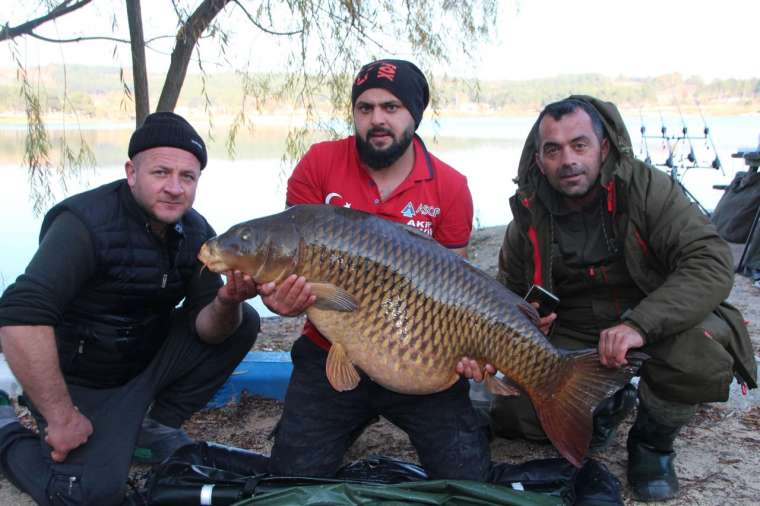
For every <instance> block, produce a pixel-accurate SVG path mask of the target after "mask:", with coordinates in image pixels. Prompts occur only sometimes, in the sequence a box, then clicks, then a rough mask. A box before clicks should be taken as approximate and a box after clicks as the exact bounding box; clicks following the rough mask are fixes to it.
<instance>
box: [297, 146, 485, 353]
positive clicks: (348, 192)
mask: <svg viewBox="0 0 760 506" xmlns="http://www.w3.org/2000/svg"><path fill="white" fill-rule="evenodd" d="M428 157H429V158H428ZM428 160H429V163H428ZM367 171H368V169H365V168H364V166H363V165H362V163H361V161H360V160H359V154H358V152H357V151H356V141H355V140H354V137H353V136H351V137H347V138H345V139H341V140H339V141H328V142H320V143H318V144H314V145H313V146H312V147H311V148H310V149H309V151H308V152H307V153H306V155H304V157H303V158H302V159H301V161H300V162H298V165H296V168H295V170H293V174H292V175H291V176H290V179H288V191H287V196H286V202H287V205H288V206H293V205H296V204H332V205H339V206H345V207H350V208H352V209H359V210H361V211H366V212H369V213H372V214H374V215H377V216H380V217H381V218H385V219H387V220H391V221H396V222H399V223H404V224H406V225H409V226H412V227H414V228H416V229H418V230H420V231H422V232H424V233H426V234H429V235H431V236H432V237H433V238H434V239H435V240H436V241H438V242H439V243H441V244H442V245H444V246H446V247H447V248H464V247H465V246H467V243H468V242H469V240H470V233H471V232H472V215H473V208H472V195H471V194H470V189H469V187H468V186H467V178H466V177H465V176H463V175H462V174H460V173H459V172H457V171H456V170H455V169H453V168H452V167H451V166H449V165H447V164H445V163H444V162H442V161H441V160H439V159H438V158H436V157H434V156H433V155H432V154H430V153H428V152H427V149H426V148H425V147H424V145H423V143H422V142H421V141H420V140H419V138H417V137H415V139H414V167H413V168H412V171H411V172H410V173H409V175H408V176H407V177H406V179H404V180H403V181H402V182H401V184H399V185H398V187H397V188H396V189H395V190H393V192H392V193H391V194H390V195H389V196H388V197H387V198H386V199H385V200H381V199H380V193H379V192H378V189H377V185H376V184H375V182H374V181H373V180H372V178H371V177H370V176H369V173H368V172H367ZM304 334H305V335H306V336H308V337H309V338H310V339H311V340H312V341H314V342H315V343H316V344H318V345H319V346H321V347H322V348H324V349H328V348H329V347H330V343H329V341H327V340H326V339H325V338H324V337H322V335H321V334H319V332H318V331H317V329H316V328H315V327H314V326H313V325H312V324H311V322H308V321H307V322H306V325H305V326H304Z"/></svg>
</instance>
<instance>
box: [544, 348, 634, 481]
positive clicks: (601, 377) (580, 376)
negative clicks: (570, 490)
mask: <svg viewBox="0 0 760 506" xmlns="http://www.w3.org/2000/svg"><path fill="white" fill-rule="evenodd" d="M648 358H649V356H648V355H647V354H645V353H641V352H629V353H628V355H626V360H627V361H628V363H627V364H626V365H624V366H622V367H620V368H618V369H611V368H608V367H605V366H603V365H602V364H601V362H600V361H599V354H598V352H597V350H580V351H568V352H566V354H565V356H564V364H563V366H562V373H561V375H560V378H559V379H558V381H557V388H556V389H553V390H549V391H548V392H541V393H537V394H534V395H530V397H531V401H532V402H533V406H534V408H535V409H536V412H537V414H538V418H539V420H540V421H541V426H542V427H543V429H544V432H546V435H547V436H548V437H549V439H550V440H551V442H552V444H554V446H555V447H556V448H557V450H558V451H559V452H560V454H562V456H563V457H565V458H566V459H567V460H569V461H570V462H571V463H572V464H573V465H574V466H576V467H578V468H580V467H581V466H582V465H583V459H584V457H585V456H586V453H587V452H588V448H589V443H590V441H591V434H592V431H593V415H594V409H595V408H596V406H597V405H598V404H599V403H600V402H601V401H602V400H604V399H606V398H607V397H610V396H611V395H612V394H614V393H615V392H616V391H617V390H619V389H620V388H622V387H623V386H624V385H625V384H626V383H628V382H629V381H630V379H631V378H632V377H633V376H635V375H636V374H637V372H638V370H639V368H640V367H641V364H642V363H643V362H644V361H645V360H647V359H648Z"/></svg>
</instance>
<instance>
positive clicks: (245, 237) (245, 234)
mask: <svg viewBox="0 0 760 506" xmlns="http://www.w3.org/2000/svg"><path fill="white" fill-rule="evenodd" d="M240 238H241V239H242V240H244V241H248V240H250V239H251V233H250V232H243V233H242V234H240Z"/></svg>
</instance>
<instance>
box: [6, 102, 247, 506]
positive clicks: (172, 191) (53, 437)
mask: <svg viewBox="0 0 760 506" xmlns="http://www.w3.org/2000/svg"><path fill="white" fill-rule="evenodd" d="M128 155H129V160H128V161H127V162H126V164H125V169H126V176H127V177H126V179H122V180H119V181H114V182H112V183H110V184H106V185H104V186H101V187H100V188H96V189H93V190H90V191H86V192H84V193H81V194H78V195H75V196H73V197H70V198H68V199H66V200H64V201H63V202H61V203H59V204H57V205H56V206H54V207H53V208H52V209H51V210H50V211H48V213H47V214H46V216H45V218H44V221H43V223H42V228H41V232H40V245H39V249H38V250H37V253H36V254H35V256H34V258H32V260H31V262H30V264H29V266H28V267H27V269H26V271H25V273H24V274H23V275H21V276H19V278H18V279H17V280H16V282H15V283H14V284H12V285H11V286H9V287H8V289H7V290H6V291H5V293H4V294H3V296H2V298H1V299H0V342H1V343H2V349H3V353H4V354H5V356H6V359H7V361H8V363H9V365H10V366H11V369H12V370H13V372H14V374H15V375H16V377H17V378H18V380H19V382H20V383H21V385H22V387H23V389H24V400H25V401H26V403H27V405H28V406H29V407H30V410H31V412H32V414H33V416H34V418H35V419H36V421H37V424H38V427H39V435H37V434H35V433H33V432H32V431H29V430H28V429H25V428H24V427H23V426H22V425H21V424H20V423H19V422H18V420H17V419H16V417H15V415H14V414H13V411H12V410H11V409H10V408H9V406H0V470H2V472H3V474H4V475H5V477H7V478H8V479H9V480H10V481H11V482H13V483H14V484H15V485H16V486H17V487H18V488H19V489H21V490H22V491H24V492H26V493H28V494H29V495H31V496H32V498H34V500H35V501H37V502H38V503H40V504H45V505H47V504H53V505H58V504H66V505H69V504H93V505H94V504H97V505H110V504H120V503H121V502H122V500H123V498H124V494H125V487H126V478H127V474H128V471H129V466H130V461H131V460H132V458H133V455H136V456H142V457H143V459H144V460H146V461H155V460H158V459H160V458H161V457H164V456H168V454H170V453H171V452H172V451H173V450H174V449H176V448H177V447H179V446H182V445H184V444H188V443H191V441H190V439H189V438H188V437H187V435H186V434H185V433H184V432H183V431H182V430H181V429H180V426H181V425H182V423H183V422H184V421H185V420H187V419H188V418H189V417H190V416H191V415H192V414H193V413H194V412H196V411H198V410H199V409H201V408H202V407H203V406H205V405H206V403H207V402H208V400H209V399H210V398H211V397H212V396H213V394H214V392H215V391H216V390H217V389H218V388H219V387H220V386H221V385H222V384H223V383H224V382H225V380H226V379H227V377H228V376H229V375H230V374H231V373H232V371H233V370H234V369H235V367H236V366H237V364H238V363H239V362H240V361H241V360H242V358H243V357H244V356H245V354H246V352H247V351H248V350H249V349H250V348H251V346H252V345H253V343H254V341H255V340H256V335H257V334H258V331H259V317H258V315H257V314H256V312H255V311H254V310H253V309H252V308H251V307H250V306H248V305H247V304H244V303H243V302H244V301H245V300H246V299H248V298H251V297H254V296H256V294H257V292H256V285H255V283H254V282H253V280H252V279H251V278H250V277H249V276H247V275H243V274H241V273H240V272H237V271H236V272H228V273H226V276H227V283H226V284H223V282H222V278H221V276H219V275H218V274H214V273H212V272H209V271H207V270H204V271H202V272H201V271H200V263H199V262H198V260H197V259H196V255H197V253H198V250H199V248H200V246H201V244H203V242H204V241H205V240H207V239H209V238H210V237H213V236H214V235H215V233H214V231H213V229H212V228H211V226H210V225H209V224H208V223H207V222H206V220H205V219H204V218H203V216H201V215H200V214H198V213H197V212H196V211H194V210H193V209H192V205H193V201H194V199H195V191H196V188H197V185H198V180H199V178H200V176H201V173H202V172H201V171H202V170H203V168H204V167H205V166H206V161H207V154H206V146H205V144H204V142H203V140H202V139H201V137H200V136H199V135H198V134H197V132H196V131H195V130H194V129H193V127H192V126H191V125H190V124H189V123H188V122H187V121H185V120H184V119H183V118H182V117H180V116H178V115H176V114H174V113H169V112H160V113H154V114H151V115H149V116H148V117H147V118H146V120H145V122H144V124H143V125H142V126H141V127H140V128H138V129H137V130H136V131H135V132H134V133H133V134H132V138H131V140H130V143H129V150H128ZM180 303H181V305H180ZM2 397H5V398H6V399H7V396H2ZM0 404H2V403H0ZM6 404H7V402H6ZM136 447H138V448H139V449H140V450H141V451H142V454H141V455H137V453H135V448H136ZM151 452H152V453H151Z"/></svg>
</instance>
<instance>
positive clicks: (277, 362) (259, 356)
mask: <svg viewBox="0 0 760 506" xmlns="http://www.w3.org/2000/svg"><path fill="white" fill-rule="evenodd" d="M292 372H293V363H292V362H291V361H290V353H289V352H286V351H251V352H248V353H247V354H246V356H245V358H244V359H243V361H242V362H240V364H239V365H238V366H237V367H236V368H235V371H234V372H233V373H232V375H231V376H230V377H229V379H227V381H226V382H225V383H224V384H223V385H222V386H221V387H220V388H219V390H217V392H216V394H214V397H212V399H211V400H210V401H209V403H208V404H206V408H207V409H210V408H218V407H220V406H224V405H226V404H229V403H230V402H237V401H239V400H240V395H241V394H242V393H243V392H248V393H249V394H252V395H260V396H261V397H267V398H269V399H277V400H284V399H285V391H286V390H287V388H288V382H289V381H290V374H291V373H292Z"/></svg>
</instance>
